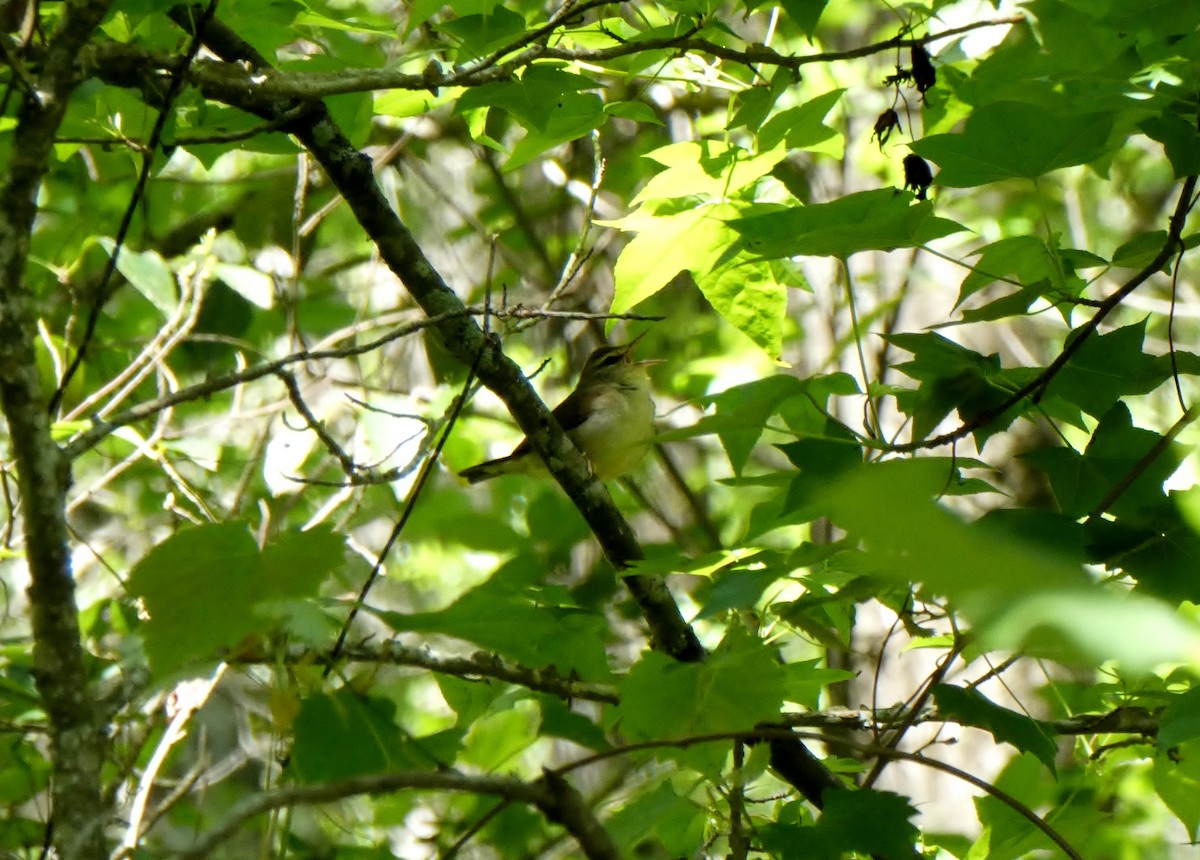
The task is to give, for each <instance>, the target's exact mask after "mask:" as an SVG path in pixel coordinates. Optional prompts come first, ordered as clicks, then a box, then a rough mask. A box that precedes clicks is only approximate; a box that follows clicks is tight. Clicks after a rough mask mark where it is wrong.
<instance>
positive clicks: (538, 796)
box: [176, 771, 554, 860]
mask: <svg viewBox="0 0 1200 860" xmlns="http://www.w3.org/2000/svg"><path fill="white" fill-rule="evenodd" d="M403 789H424V790H429V791H465V792H471V793H474V794H493V795H497V796H499V797H504V798H507V799H509V800H513V801H517V802H519V803H526V804H530V805H532V806H537V807H539V808H541V807H542V805H543V804H546V805H548V806H549V805H553V803H554V798H553V797H551V796H550V794H551V793H550V791H549V790H548V789H547V787H546V786H545V784H544V783H528V782H522V781H521V780H519V779H512V778H510V777H503V776H486V775H478V776H475V775H467V774H464V773H458V772H457V771H431V772H421V771H415V772H406V773H385V774H378V775H373V776H360V777H354V778H352V779H345V780H340V781H338V782H325V783H319V784H317V785H290V786H288V787H286V788H277V789H274V790H272V791H265V792H263V793H261V794H256V795H252V796H250V797H247V798H246V799H244V800H241V801H239V802H238V803H236V804H234V806H233V808H232V809H231V810H230V812H229V814H228V815H227V816H226V817H225V820H224V821H222V822H221V823H220V824H218V825H217V826H216V827H214V828H213V829H212V830H210V831H208V832H207V833H205V834H204V836H203V837H201V838H200V839H199V840H198V841H197V842H195V843H194V844H192V845H191V846H190V847H188V848H187V849H185V850H183V851H181V852H180V853H179V854H177V855H176V856H177V857H179V858H180V860H192V858H204V857H209V856H211V855H212V852H213V851H214V850H215V849H216V848H217V846H218V845H220V844H221V843H222V842H225V841H226V840H227V839H229V838H230V837H232V836H233V835H234V834H235V833H236V832H237V831H238V830H239V829H240V828H241V826H242V825H243V824H245V823H246V822H247V821H249V820H250V819H252V818H254V817H256V816H259V815H262V814H263V813H264V812H270V811H271V810H272V809H283V808H284V807H288V806H296V805H300V804H303V805H312V804H319V803H333V802H335V801H338V800H345V799H347V798H350V797H357V796H359V795H364V794H383V793H385V792H392V791H401V790H403Z"/></svg>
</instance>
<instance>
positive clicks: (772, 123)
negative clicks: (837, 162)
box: [758, 89, 846, 156]
mask: <svg viewBox="0 0 1200 860" xmlns="http://www.w3.org/2000/svg"><path fill="white" fill-rule="evenodd" d="M845 92H846V91H845V90H844V89H837V90H832V91H830V92H827V93H825V94H824V95H819V96H817V97H816V98H814V99H811V100H809V101H807V102H805V103H804V104H802V105H800V106H799V107H794V108H789V109H788V110H785V111H780V112H779V113H777V114H776V115H775V116H773V117H771V119H769V120H767V122H766V123H765V124H764V125H763V126H762V128H760V129H759V131H758V148H759V150H761V151H769V150H774V149H775V148H776V147H778V146H779V145H780V144H781V143H782V144H783V145H784V146H786V148H787V149H788V150H797V149H809V150H819V151H821V152H826V151H828V152H829V154H830V155H834V156H838V155H840V150H842V149H844V142H843V141H842V140H841V136H840V135H839V134H838V133H837V132H836V131H834V130H833V129H832V128H830V127H829V126H827V125H825V123H824V120H825V116H826V115H827V114H828V113H829V112H830V111H831V110H833V108H834V106H835V105H836V104H837V103H838V102H839V101H841V98H842V95H843V94H844V93H845ZM835 138H837V139H838V144H837V145H834V146H833V147H832V148H831V147H829V146H828V142H829V141H831V140H833V139H835Z"/></svg>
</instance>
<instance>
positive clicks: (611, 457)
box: [458, 335, 661, 484]
mask: <svg viewBox="0 0 1200 860" xmlns="http://www.w3.org/2000/svg"><path fill="white" fill-rule="evenodd" d="M641 339H642V335H638V336H637V337H635V338H634V339H633V340H632V341H630V342H629V343H627V344H624V345H621V346H601V347H598V348H597V349H595V350H593V352H592V354H591V355H589V356H588V358H587V361H586V362H585V363H584V365H583V372H582V373H580V374H579V383H578V384H577V385H576V386H575V390H574V391H572V392H571V393H570V394H569V395H567V398H566V400H564V401H563V402H562V403H560V404H558V406H556V407H555V408H554V417H555V418H556V419H558V423H559V424H560V425H562V428H563V430H564V431H566V434H567V436H569V437H570V439H571V441H572V442H573V443H574V444H575V447H576V448H578V449H579V450H580V451H582V452H583V455H584V456H585V457H587V459H588V462H589V463H590V464H591V466H592V472H593V473H594V474H595V475H596V477H597V478H599V479H600V480H601V481H607V480H609V479H611V478H617V477H620V476H621V475H624V474H625V473H626V472H628V471H629V470H630V469H632V468H633V467H634V466H636V465H637V464H638V463H639V462H640V461H641V459H642V458H643V457H645V456H646V452H647V451H649V450H650V440H651V439H652V438H653V437H654V401H653V400H651V399H650V377H649V376H648V375H647V374H646V368H647V367H649V366H650V365H652V364H660V363H661V362H659V361H634V360H633V349H634V347H635V346H637V342H638V341H639V340H641ZM458 474H459V477H462V478H466V479H467V480H468V481H469V482H470V483H472V484H476V483H478V482H480V481H486V480H488V479H490V478H494V477H496V476H497V475H512V474H521V475H546V474H549V473H548V472H547V470H546V464H545V463H543V462H542V458H541V457H539V456H538V455H537V453H536V452H535V451H534V450H533V447H532V446H531V445H530V444H529V440H528V439H523V440H522V441H521V444H519V445H517V447H516V448H515V449H513V452H512V453H511V454H509V455H508V456H507V457H500V458H499V459H497V460H488V461H487V462H485V463H480V464H479V465H477V466H472V467H471V468H469V469H464V470H463V471H461V472H459V473H458Z"/></svg>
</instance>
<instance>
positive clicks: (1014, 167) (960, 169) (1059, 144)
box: [912, 101, 1114, 188]
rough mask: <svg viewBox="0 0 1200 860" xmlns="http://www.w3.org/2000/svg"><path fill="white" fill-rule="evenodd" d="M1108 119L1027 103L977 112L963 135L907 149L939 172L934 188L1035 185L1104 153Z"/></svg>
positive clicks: (1103, 115) (935, 138)
mask: <svg viewBox="0 0 1200 860" xmlns="http://www.w3.org/2000/svg"><path fill="white" fill-rule="evenodd" d="M1113 121H1114V115H1113V114H1111V113H1087V114H1067V113H1058V112H1056V111H1053V110H1051V109H1049V108H1045V107H1042V106H1041V105H1036V104H1030V103H1028V102H1003V101H1002V102H995V103H993V104H985V105H983V106H981V107H979V108H976V110H975V112H974V113H973V114H971V117H970V118H969V119H968V120H967V124H966V128H964V129H963V132H962V134H936V135H933V136H931V137H927V138H925V139H923V140H919V141H916V142H915V143H913V144H912V149H913V151H914V152H916V153H917V154H918V155H920V156H921V157H922V158H927V159H929V160H930V161H932V162H934V163H936V164H937V165H938V167H940V168H941V170H940V172H939V173H938V174H937V177H936V180H935V181H936V182H937V184H938V185H946V186H950V187H954V188H970V187H972V186H975V185H983V184H985V183H988V182H998V181H1000V180H1003V179H1037V178H1038V177H1040V176H1043V175H1045V174H1047V173H1049V172H1050V171H1052V170H1058V169H1059V168H1062V167H1070V166H1072V165H1075V164H1086V163H1088V162H1090V161H1094V160H1096V159H1098V158H1100V157H1101V156H1103V155H1104V154H1105V153H1107V152H1108V151H1109V148H1110V144H1109V135H1110V134H1111V133H1112V131H1113Z"/></svg>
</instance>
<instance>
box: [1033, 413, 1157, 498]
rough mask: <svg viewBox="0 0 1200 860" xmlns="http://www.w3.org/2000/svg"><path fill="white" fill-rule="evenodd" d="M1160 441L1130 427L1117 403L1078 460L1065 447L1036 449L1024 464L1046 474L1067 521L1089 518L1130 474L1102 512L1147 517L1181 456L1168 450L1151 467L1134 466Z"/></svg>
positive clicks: (1149, 464) (1149, 434) (1149, 433)
mask: <svg viewBox="0 0 1200 860" xmlns="http://www.w3.org/2000/svg"><path fill="white" fill-rule="evenodd" d="M1161 442H1162V437H1161V436H1160V435H1159V434H1157V433H1154V432H1152V431H1150V430H1143V429H1141V428H1140V427H1135V426H1133V419H1132V417H1131V416H1130V414H1129V407H1128V406H1126V405H1125V404H1124V403H1122V402H1118V403H1117V404H1116V405H1115V406H1113V407H1112V409H1110V410H1109V411H1108V412H1107V413H1105V415H1104V416H1103V417H1102V418H1101V419H1100V423H1099V425H1097V427H1096V431H1095V432H1094V433H1093V434H1092V438H1091V441H1090V442H1089V443H1088V446H1087V449H1086V450H1085V451H1084V453H1083V454H1082V455H1080V454H1079V453H1077V452H1075V451H1072V450H1070V449H1068V448H1042V449H1039V450H1036V451H1031V452H1029V453H1028V454H1026V455H1025V457H1024V459H1026V460H1028V461H1029V462H1030V463H1031V464H1033V465H1034V466H1036V467H1037V468H1039V469H1041V470H1042V471H1043V472H1045V473H1046V476H1047V478H1048V479H1049V481H1050V487H1051V490H1053V492H1054V497H1055V500H1056V501H1057V502H1058V505H1059V509H1060V510H1061V511H1062V512H1063V513H1065V514H1067V515H1068V516H1071V517H1081V516H1085V515H1087V514H1088V513H1090V512H1091V511H1092V510H1093V509H1094V508H1095V507H1096V506H1097V505H1098V504H1100V502H1101V501H1103V500H1104V499H1105V497H1106V496H1107V495H1108V494H1109V492H1110V491H1111V490H1112V488H1113V487H1114V486H1115V485H1116V484H1117V482H1119V481H1124V480H1125V479H1126V478H1127V477H1129V476H1131V475H1134V476H1135V477H1134V479H1133V480H1132V482H1131V483H1130V484H1129V485H1128V486H1127V487H1126V488H1125V489H1124V490H1123V491H1122V493H1121V495H1120V496H1118V497H1117V498H1116V499H1115V500H1114V501H1113V503H1112V504H1111V505H1110V506H1109V508H1108V510H1109V511H1110V512H1111V513H1113V514H1117V515H1125V514H1139V513H1151V514H1153V512H1156V511H1159V510H1161V509H1162V508H1164V507H1166V506H1167V505H1168V502H1167V498H1166V494H1165V493H1164V492H1163V482H1164V481H1166V479H1167V478H1169V477H1170V476H1171V474H1172V473H1173V472H1174V471H1175V469H1176V468H1177V467H1178V465H1179V462H1180V457H1181V453H1180V452H1179V450H1178V449H1177V448H1176V447H1175V446H1170V447H1168V448H1167V449H1166V450H1164V451H1163V453H1162V454H1161V455H1160V456H1159V457H1157V458H1156V459H1155V460H1154V461H1153V462H1150V463H1148V464H1146V465H1145V466H1141V465H1139V464H1140V461H1141V459H1142V457H1144V456H1145V455H1146V454H1147V453H1148V452H1149V451H1150V450H1151V449H1152V448H1154V447H1155V446H1157V445H1160V444H1161Z"/></svg>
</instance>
